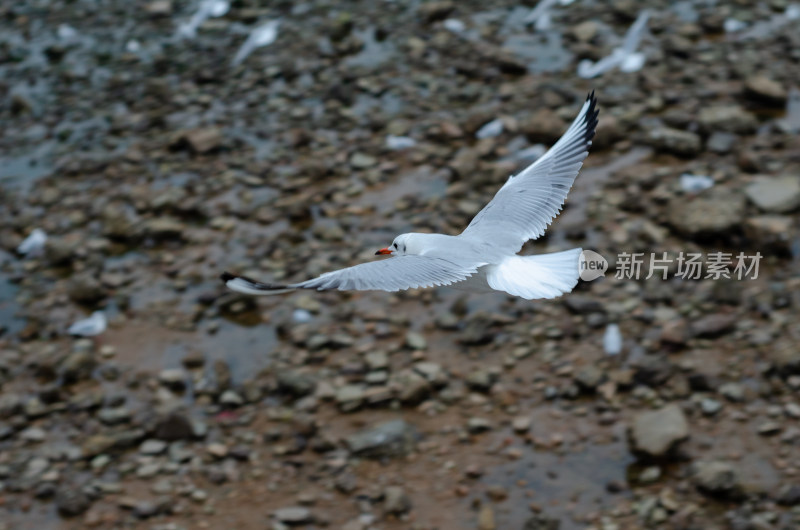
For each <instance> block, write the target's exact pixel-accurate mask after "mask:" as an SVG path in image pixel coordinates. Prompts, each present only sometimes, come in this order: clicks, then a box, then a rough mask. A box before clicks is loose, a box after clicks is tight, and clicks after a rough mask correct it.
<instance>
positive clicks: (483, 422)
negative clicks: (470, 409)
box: [467, 416, 492, 434]
mask: <svg viewBox="0 0 800 530" xmlns="http://www.w3.org/2000/svg"><path fill="white" fill-rule="evenodd" d="M490 430H492V423H491V422H490V421H489V420H487V419H486V418H479V417H477V416H473V417H472V418H470V419H468V420H467V432H469V433H470V434H480V433H482V432H486V431H490Z"/></svg>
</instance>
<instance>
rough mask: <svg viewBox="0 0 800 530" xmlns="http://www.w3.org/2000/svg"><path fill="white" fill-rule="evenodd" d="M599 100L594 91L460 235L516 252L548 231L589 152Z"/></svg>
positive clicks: (595, 124)
mask: <svg viewBox="0 0 800 530" xmlns="http://www.w3.org/2000/svg"><path fill="white" fill-rule="evenodd" d="M596 106H597V99H596V98H595V97H594V92H592V93H591V94H589V97H588V98H586V103H584V105H583V107H582V108H581V112H580V114H578V117H577V118H575V121H574V122H572V125H571V126H570V127H569V129H567V132H565V133H564V135H563V136H562V137H561V138H560V139H559V140H558V142H556V143H555V145H553V147H552V148H550V150H549V151H548V152H547V153H545V154H544V156H542V157H541V158H540V159H539V160H537V161H536V162H534V163H533V164H531V165H530V166H528V167H527V168H526V169H524V170H523V171H522V172H520V173H519V174H518V175H516V176H512V177H510V178H509V179H508V181H507V182H506V183H505V184H504V185H503V187H502V188H500V190H499V191H498V192H497V194H496V195H495V196H494V198H493V199H492V200H491V201H490V202H489V204H487V205H486V206H485V207H484V208H483V210H481V211H480V212H478V214H477V215H476V216H475V218H474V219H473V220H472V222H471V223H470V224H469V226H467V228H466V229H465V230H464V232H462V234H461V235H462V236H463V237H467V238H475V239H480V240H483V241H486V242H487V243H489V244H491V246H493V247H494V248H496V249H498V250H500V249H502V250H503V251H507V252H509V253H515V252H518V251H519V249H520V248H521V247H522V245H523V244H524V243H525V242H526V241H528V240H529V239H536V238H538V237H540V236H541V235H542V234H544V231H545V229H547V226H548V225H549V224H550V223H551V222H552V220H553V219H554V218H555V217H556V215H558V213H559V212H560V211H561V206H562V205H563V204H564V201H565V200H566V198H567V193H569V190H570V188H571V187H572V183H573V182H574V181H575V177H577V176H578V172H579V171H580V169H581V166H583V160H584V159H585V158H586V156H587V155H588V154H589V146H590V145H592V138H593V137H594V131H595V128H596V126H597V114H598V111H597V110H596Z"/></svg>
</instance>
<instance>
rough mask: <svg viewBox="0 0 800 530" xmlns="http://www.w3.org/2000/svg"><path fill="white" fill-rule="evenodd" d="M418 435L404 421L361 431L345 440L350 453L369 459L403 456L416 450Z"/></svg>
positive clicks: (394, 421) (391, 422)
mask: <svg viewBox="0 0 800 530" xmlns="http://www.w3.org/2000/svg"><path fill="white" fill-rule="evenodd" d="M417 437H418V434H417V430H416V429H415V428H414V426H412V425H411V424H409V423H407V422H406V421H404V420H392V421H389V422H386V423H381V424H380V425H377V426H375V427H371V428H368V429H365V430H362V431H359V432H357V433H355V434H353V435H351V436H350V437H348V438H347V439H346V440H345V443H346V444H347V447H348V448H349V449H350V451H351V452H352V453H353V454H355V455H359V456H364V457H367V458H391V457H397V456H403V455H406V454H408V453H409V452H411V451H412V450H413V449H414V446H415V445H416V440H417Z"/></svg>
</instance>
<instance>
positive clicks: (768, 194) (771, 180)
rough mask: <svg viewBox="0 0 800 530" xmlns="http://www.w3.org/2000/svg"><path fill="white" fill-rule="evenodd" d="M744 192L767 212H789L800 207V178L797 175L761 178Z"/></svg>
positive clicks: (751, 200)
mask: <svg viewBox="0 0 800 530" xmlns="http://www.w3.org/2000/svg"><path fill="white" fill-rule="evenodd" d="M744 192H745V195H747V198H748V199H749V200H750V202H752V203H753V204H755V205H756V206H758V208H759V210H762V211H764V212H766V213H789V212H791V211H793V210H796V209H797V208H798V207H800V178H798V177H795V176H785V177H765V178H761V179H758V180H756V181H755V182H753V183H752V184H750V185H749V186H747V188H745V191H744Z"/></svg>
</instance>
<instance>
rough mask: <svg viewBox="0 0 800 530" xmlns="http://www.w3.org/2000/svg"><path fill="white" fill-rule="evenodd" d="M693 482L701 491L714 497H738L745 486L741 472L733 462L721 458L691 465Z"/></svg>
mask: <svg viewBox="0 0 800 530" xmlns="http://www.w3.org/2000/svg"><path fill="white" fill-rule="evenodd" d="M691 471H692V482H693V483H694V485H695V486H696V487H697V489H698V490H700V491H701V492H703V493H705V494H707V495H710V496H712V497H720V498H726V499H736V498H739V497H741V496H742V493H743V488H742V484H741V480H740V477H739V472H738V470H737V469H736V468H734V467H733V465H732V464H730V463H728V462H723V461H719V460H710V461H699V462H695V463H694V464H692V466H691Z"/></svg>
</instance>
